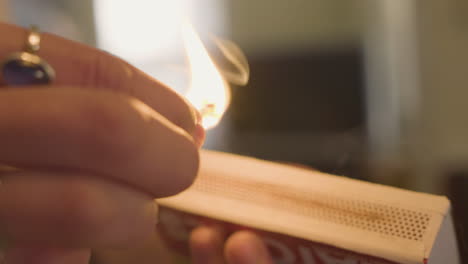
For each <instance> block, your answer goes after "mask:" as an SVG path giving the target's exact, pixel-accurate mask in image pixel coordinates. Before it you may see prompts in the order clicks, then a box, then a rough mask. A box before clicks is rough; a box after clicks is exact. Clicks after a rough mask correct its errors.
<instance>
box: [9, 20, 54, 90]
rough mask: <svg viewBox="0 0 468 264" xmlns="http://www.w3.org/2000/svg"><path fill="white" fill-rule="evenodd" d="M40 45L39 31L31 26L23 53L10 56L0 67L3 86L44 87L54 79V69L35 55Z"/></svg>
mask: <svg viewBox="0 0 468 264" xmlns="http://www.w3.org/2000/svg"><path fill="white" fill-rule="evenodd" d="M40 44H41V34H40V32H39V29H38V28H37V27H36V26H31V29H30V31H29V33H28V36H27V38H26V44H25V48H24V51H22V52H15V53H13V54H10V55H9V56H8V57H7V58H6V59H5V61H4V62H3V63H2V65H1V74H2V81H3V83H4V84H6V85H8V86H16V85H45V84H49V83H51V82H52V81H53V80H54V79H55V71H54V69H53V68H52V67H51V66H50V65H49V64H48V63H47V62H46V61H45V60H44V59H42V58H41V57H39V56H38V55H37V52H38V51H39V49H40Z"/></svg>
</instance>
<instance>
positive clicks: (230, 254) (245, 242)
mask: <svg viewBox="0 0 468 264" xmlns="http://www.w3.org/2000/svg"><path fill="white" fill-rule="evenodd" d="M190 249H191V255H192V260H193V264H223V263H227V264H273V261H272V259H271V256H270V255H269V253H268V251H267V248H266V246H265V245H264V243H263V242H262V241H261V240H260V238H259V237H257V236H256V235H255V234H253V233H251V232H248V231H238V232H236V233H234V234H232V235H230V236H229V237H228V239H227V240H226V241H224V239H223V235H222V231H220V230H219V229H216V228H213V227H198V228H196V229H195V230H194V231H193V232H192V235H191V238H190Z"/></svg>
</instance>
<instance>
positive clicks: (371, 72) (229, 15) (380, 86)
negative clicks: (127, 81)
mask: <svg viewBox="0 0 468 264" xmlns="http://www.w3.org/2000/svg"><path fill="white" fill-rule="evenodd" d="M1 13H2V14H3V16H4V18H5V19H6V20H7V21H10V22H12V23H15V24H20V25H24V26H27V25H29V24H32V23H34V24H38V25H40V26H41V28H42V29H43V30H44V31H48V32H53V33H57V34H60V35H62V36H65V37H68V38H71V39H74V40H77V41H80V42H84V43H87V44H90V45H93V46H97V47H99V48H102V49H105V50H107V51H110V52H112V53H114V54H116V55H117V56H120V57H123V58H125V59H126V60H129V61H130V62H131V63H133V64H135V65H136V66H137V67H139V68H141V69H142V70H144V71H146V72H148V73H149V74H151V75H153V76H155V77H156V78H158V79H160V80H162V81H164V82H166V83H168V84H169V85H171V86H172V87H174V88H175V89H177V90H179V91H180V92H184V89H185V88H186V86H187V85H188V74H187V67H186V63H185V57H184V56H185V55H184V51H183V47H182V44H181V40H180V36H179V34H178V30H179V27H180V24H181V23H182V21H183V20H184V19H185V18H189V20H190V21H191V22H192V23H193V24H194V26H195V28H196V29H197V30H198V31H199V32H200V34H201V36H202V38H203V39H204V40H206V43H207V45H208V46H209V44H210V40H209V39H210V38H209V37H206V36H209V35H216V36H219V37H222V38H226V39H230V40H232V41H234V42H235V43H237V44H238V45H239V46H240V47H241V48H242V50H243V51H244V52H245V54H246V56H247V58H248V60H249V63H250V67H251V80H250V83H249V84H248V85H247V86H246V87H235V86H232V92H233V94H232V103H231V107H230V108H229V110H228V112H227V114H226V116H225V118H224V119H223V120H222V122H221V123H220V125H219V126H217V127H216V128H214V129H212V130H211V131H209V133H208V139H207V142H206V146H205V147H206V148H209V149H216V150H222V151H227V152H233V153H239V154H243V155H249V156H255V157H259V158H264V159H269V160H277V161H288V162H294V163H302V164H306V165H309V166H312V167H316V168H318V169H320V170H323V171H326V172H330V173H333V174H339V175H346V176H349V177H353V178H357V179H362V180H366V181H371V182H376V183H383V184H387V185H393V186H397V187H403V188H406V189H411V190H416V191H423V192H429V193H435V194H444V195H448V196H449V197H450V199H451V200H452V202H453V206H454V216H455V219H456V226H457V228H458V235H459V241H460V246H461V248H462V249H463V250H462V251H463V254H464V258H465V261H467V262H468V255H467V254H468V253H467V248H468V246H467V242H468V241H467V239H468V105H467V103H466V99H467V98H468V89H466V87H467V83H468V51H467V50H466V49H467V47H468V1H465V0H445V1H440V0H378V1H376V0H348V1H340V0H303V1H300V0H294V1H282V0H235V1H234V0H232V1H228V0H199V1H195V0H191V1H190V0H172V1H163V0H158V1H156V0H134V1H124V0H112V1H111V0H94V1H93V0H81V1H73V0H41V1H28V0H14V1H9V4H7V6H4V7H2V8H1ZM463 234H464V235H463Z"/></svg>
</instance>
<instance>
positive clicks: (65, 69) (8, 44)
mask: <svg viewBox="0 0 468 264" xmlns="http://www.w3.org/2000/svg"><path fill="white" fill-rule="evenodd" d="M0 34H1V35H3V36H8V38H3V39H2V41H1V43H0V58H3V57H6V56H7V55H9V54H11V53H12V52H18V51H21V50H22V49H23V46H24V43H25V40H26V36H27V34H28V32H27V30H26V29H23V28H20V27H17V26H13V25H8V24H4V23H0ZM41 36H42V41H41V49H40V50H39V52H38V55H39V56H41V57H43V58H44V59H45V60H46V61H48V62H49V63H50V64H51V65H52V66H53V67H54V68H55V71H56V74H57V79H56V81H55V84H57V85H71V86H79V87H89V88H102V89H111V90H113V91H116V92H121V93H125V94H127V95H131V96H134V97H136V98H138V99H140V100H141V101H143V102H145V103H146V104H147V105H149V106H150V107H152V108H153V109H155V110H156V111H158V112H159V113H161V114H162V115H163V116H164V117H166V118H167V119H168V120H170V121H171V122H172V123H174V124H176V125H177V126H179V127H181V128H183V129H184V130H186V131H187V132H188V133H189V134H193V132H194V131H195V129H196V127H197V126H196V124H197V123H198V120H197V111H195V110H194V108H193V107H191V106H190V104H189V103H187V101H186V100H185V99H184V98H183V97H182V96H180V95H179V94H177V93H176V92H175V91H174V90H172V89H170V88H168V87H167V86H166V85H164V84H162V83H161V82H159V81H157V80H155V79H153V78H151V77H149V76H148V75H146V74H144V73H143V72H141V71H139V70H138V69H136V68H135V67H133V66H131V65H129V64H128V63H126V62H124V61H123V60H121V59H119V58H117V57H114V56H112V55H110V54H108V53H105V52H103V51H99V50H97V49H94V48H91V47H88V46H85V45H83V44H79V43H76V42H73V41H69V40H66V39H63V38H61V37H58V36H54V35H51V34H42V35H41Z"/></svg>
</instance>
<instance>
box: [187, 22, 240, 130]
mask: <svg viewBox="0 0 468 264" xmlns="http://www.w3.org/2000/svg"><path fill="white" fill-rule="evenodd" d="M182 37H183V40H184V45H185V50H186V52H187V57H188V62H189V65H190V72H191V74H190V78H191V83H190V87H189V89H188V91H187V93H186V97H187V99H188V100H189V101H190V102H191V103H192V104H193V105H194V106H195V107H196V108H197V109H198V110H199V111H200V112H201V114H202V118H203V120H202V125H203V127H204V128H205V129H209V128H212V127H215V126H216V125H217V124H218V123H219V121H220V120H221V118H222V117H223V114H224V112H225V111H226V109H227V107H228V106H229V103H230V100H231V93H230V88H229V85H228V84H227V82H226V81H225V80H224V78H223V76H222V75H221V72H220V71H219V70H218V69H217V68H216V66H215V64H214V62H213V61H212V60H211V58H210V56H209V55H208V52H207V51H206V49H205V47H204V46H203V43H202V41H201V40H200V38H199V37H198V35H197V34H196V32H195V30H194V29H193V27H192V25H191V24H190V23H184V25H183V27H182Z"/></svg>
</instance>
